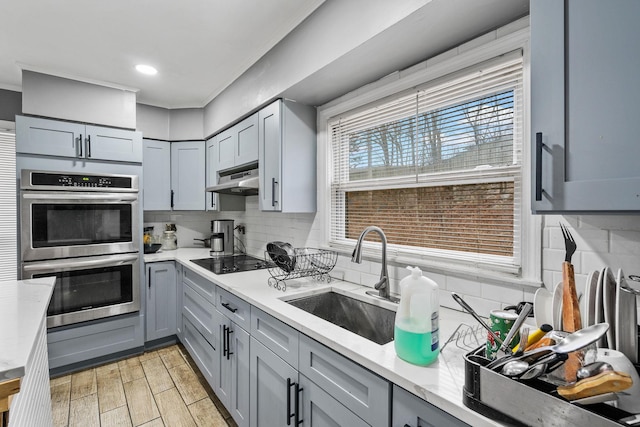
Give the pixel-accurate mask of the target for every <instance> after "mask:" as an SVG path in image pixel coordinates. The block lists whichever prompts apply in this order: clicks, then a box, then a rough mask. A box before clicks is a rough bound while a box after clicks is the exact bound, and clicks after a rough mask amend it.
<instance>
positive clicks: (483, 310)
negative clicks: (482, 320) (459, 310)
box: [464, 295, 503, 317]
mask: <svg viewBox="0 0 640 427" xmlns="http://www.w3.org/2000/svg"><path fill="white" fill-rule="evenodd" d="M464 300H465V302H466V303H467V304H469V305H470V306H471V308H473V309H474V310H475V311H476V313H478V314H479V315H480V316H482V317H489V313H490V312H491V310H502V306H503V305H502V304H501V303H499V302H497V301H491V300H488V299H484V298H478V297H474V296H470V295H465V296H464Z"/></svg>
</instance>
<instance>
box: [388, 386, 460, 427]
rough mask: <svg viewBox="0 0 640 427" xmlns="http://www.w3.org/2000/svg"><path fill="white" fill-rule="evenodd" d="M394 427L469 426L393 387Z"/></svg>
mask: <svg viewBox="0 0 640 427" xmlns="http://www.w3.org/2000/svg"><path fill="white" fill-rule="evenodd" d="M392 411H393V418H392V419H393V421H392V423H391V425H392V427H407V426H408V427H418V426H420V427H463V426H468V424H466V423H464V422H462V421H460V420H459V419H457V418H455V417H454V416H452V415H450V414H448V413H446V412H444V411H443V410H441V409H439V408H437V407H435V406H433V405H432V404H430V403H427V402H425V401H424V400H422V399H420V398H418V397H416V396H414V395H412V394H411V393H409V392H408V391H406V390H403V389H402V388H400V387H398V386H393V409H392Z"/></svg>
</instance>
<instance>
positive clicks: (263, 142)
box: [258, 101, 282, 211]
mask: <svg viewBox="0 0 640 427" xmlns="http://www.w3.org/2000/svg"><path fill="white" fill-rule="evenodd" d="M280 106H281V102H280V101H276V102H274V103H272V104H271V105H269V106H267V107H265V108H263V109H262V110H260V111H259V112H258V119H259V122H258V140H259V144H260V151H259V154H260V159H259V164H260V194H259V196H258V197H259V199H258V200H259V205H260V210H262V211H280V210H281V207H280V200H281V198H280V194H281V187H280V184H281V168H280V166H281V163H280V162H281V159H282V154H281V149H282V143H281V136H282V133H281V127H280V124H281V120H280V119H281V116H280V114H281V108H280Z"/></svg>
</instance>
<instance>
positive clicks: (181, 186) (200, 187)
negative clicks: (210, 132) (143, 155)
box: [171, 141, 205, 211]
mask: <svg viewBox="0 0 640 427" xmlns="http://www.w3.org/2000/svg"><path fill="white" fill-rule="evenodd" d="M204 189H205V152H204V141H180V142H172V143H171V192H172V193H171V199H172V200H171V202H172V203H171V205H172V207H173V209H174V210H193V211H195V210H200V211H203V210H204V209H205V191H204Z"/></svg>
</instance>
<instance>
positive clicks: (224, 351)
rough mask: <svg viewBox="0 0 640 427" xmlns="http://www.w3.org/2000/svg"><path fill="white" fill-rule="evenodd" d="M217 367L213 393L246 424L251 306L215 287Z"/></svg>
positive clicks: (231, 412) (247, 423)
mask: <svg viewBox="0 0 640 427" xmlns="http://www.w3.org/2000/svg"><path fill="white" fill-rule="evenodd" d="M216 297H217V298H216V307H217V310H218V311H219V313H220V314H219V319H220V322H219V327H218V333H219V336H220V352H219V353H220V370H219V375H218V378H217V383H216V385H215V387H214V391H215V393H216V394H217V395H218V398H220V401H221V402H222V403H223V404H224V405H225V407H226V408H227V410H228V411H229V413H230V414H231V416H232V417H233V419H234V421H235V422H236V423H237V424H238V426H240V427H248V426H249V346H250V344H249V332H247V331H248V330H249V325H250V318H251V306H250V305H249V303H247V302H246V301H244V300H242V299H240V298H238V297H237V296H235V295H233V294H232V293H230V292H227V291H225V290H224V289H220V288H217V292H216Z"/></svg>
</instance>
